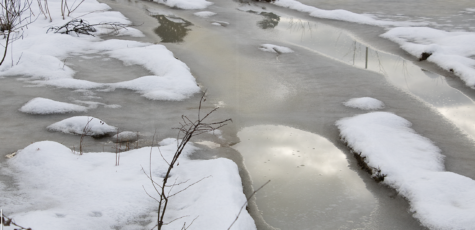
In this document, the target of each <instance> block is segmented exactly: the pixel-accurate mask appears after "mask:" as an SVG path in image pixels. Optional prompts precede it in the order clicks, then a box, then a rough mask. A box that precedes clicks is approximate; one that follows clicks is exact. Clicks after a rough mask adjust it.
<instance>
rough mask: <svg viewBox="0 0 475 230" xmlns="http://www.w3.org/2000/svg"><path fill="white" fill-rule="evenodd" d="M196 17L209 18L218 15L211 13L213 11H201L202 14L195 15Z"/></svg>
mask: <svg viewBox="0 0 475 230" xmlns="http://www.w3.org/2000/svg"><path fill="white" fill-rule="evenodd" d="M194 15H195V16H198V17H201V18H209V17H211V16H214V15H216V13H214V12H211V11H200V12H196V13H194Z"/></svg>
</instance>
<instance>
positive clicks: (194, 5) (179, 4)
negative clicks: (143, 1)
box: [154, 0, 213, 10]
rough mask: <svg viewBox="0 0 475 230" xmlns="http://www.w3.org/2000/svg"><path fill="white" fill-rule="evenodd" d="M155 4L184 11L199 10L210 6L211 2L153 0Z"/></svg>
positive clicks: (200, 0)
mask: <svg viewBox="0 0 475 230" xmlns="http://www.w3.org/2000/svg"><path fill="white" fill-rule="evenodd" d="M154 1H155V2H158V3H161V4H164V5H167V6H169V7H174V8H180V9H185V10H201V9H205V8H206V7H208V6H210V5H212V4H213V3H212V2H208V1H206V0H154Z"/></svg>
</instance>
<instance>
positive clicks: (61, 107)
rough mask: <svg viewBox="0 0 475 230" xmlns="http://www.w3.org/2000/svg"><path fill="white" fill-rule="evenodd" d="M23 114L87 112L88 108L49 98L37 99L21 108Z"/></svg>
mask: <svg viewBox="0 0 475 230" xmlns="http://www.w3.org/2000/svg"><path fill="white" fill-rule="evenodd" d="M20 111H21V112H23V113H29V114H55V113H73V112H86V111H87V108H86V107H84V106H80V105H75V104H70V103H65V102H59V101H54V100H51V99H47V98H42V97H37V98H33V99H31V100H30V101H28V102H27V103H26V104H25V105H23V106H22V107H21V108H20Z"/></svg>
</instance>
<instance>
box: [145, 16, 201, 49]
mask: <svg viewBox="0 0 475 230" xmlns="http://www.w3.org/2000/svg"><path fill="white" fill-rule="evenodd" d="M152 17H154V18H156V19H157V20H158V22H159V23H160V26H159V27H157V28H156V29H155V30H154V32H155V33H156V34H157V35H158V36H160V38H161V39H162V42H167V43H178V42H183V38H184V37H185V36H186V35H187V34H188V31H190V29H189V28H188V27H189V26H191V25H192V24H191V22H189V21H185V20H183V19H181V18H175V17H172V16H165V15H153V16H152Z"/></svg>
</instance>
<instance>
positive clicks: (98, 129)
mask: <svg viewBox="0 0 475 230" xmlns="http://www.w3.org/2000/svg"><path fill="white" fill-rule="evenodd" d="M47 129H48V130H50V131H57V132H63V133H68V134H79V135H82V134H85V135H88V136H98V135H99V136H100V135H105V134H108V133H114V132H116V131H117V128H116V127H114V126H110V125H108V124H106V123H105V122H104V121H102V120H100V119H98V118H95V117H90V116H76V117H70V118H67V119H64V120H62V121H58V122H56V123H54V124H52V125H50V126H48V127H47Z"/></svg>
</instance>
